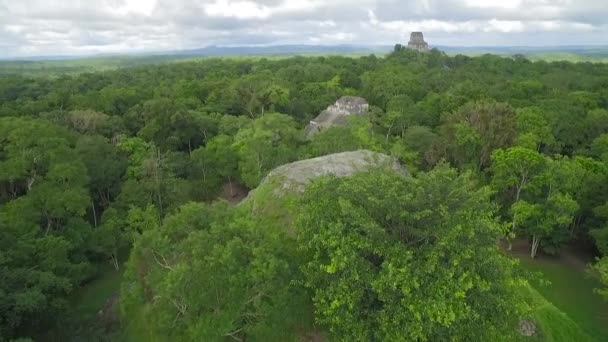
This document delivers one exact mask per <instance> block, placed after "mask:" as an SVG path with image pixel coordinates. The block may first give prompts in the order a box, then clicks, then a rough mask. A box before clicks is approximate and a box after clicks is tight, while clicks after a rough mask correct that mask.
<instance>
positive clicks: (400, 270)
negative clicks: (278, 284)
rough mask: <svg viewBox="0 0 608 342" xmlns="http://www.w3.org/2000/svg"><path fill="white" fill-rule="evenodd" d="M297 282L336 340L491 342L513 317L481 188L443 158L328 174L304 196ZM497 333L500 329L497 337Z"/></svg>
mask: <svg viewBox="0 0 608 342" xmlns="http://www.w3.org/2000/svg"><path fill="white" fill-rule="evenodd" d="M300 207H301V209H302V212H301V215H300V216H299V217H300V218H299V221H298V222H299V223H298V229H299V231H300V234H299V242H300V244H301V246H302V248H303V250H304V253H305V255H306V258H307V262H306V263H305V264H304V266H303V272H304V284H305V286H306V287H308V288H309V289H310V290H311V291H312V292H313V293H314V295H313V303H314V305H315V312H316V317H317V320H318V321H319V322H320V323H322V324H323V325H324V326H326V327H327V328H328V329H329V330H330V331H331V333H332V336H333V337H334V338H335V339H337V340H366V341H369V340H379V341H383V340H390V341H422V340H428V341H439V340H446V339H462V340H493V339H497V338H499V336H500V338H505V336H511V335H512V334H513V332H514V329H513V326H514V324H516V321H517V319H518V309H517V308H518V305H519V304H520V301H519V297H518V295H517V293H516V287H515V283H516V281H515V279H516V278H515V276H514V271H515V270H514V266H513V264H512V262H511V261H510V260H509V259H508V258H507V257H505V256H503V255H502V254H501V253H500V252H499V250H498V246H497V245H496V240H497V239H498V238H499V237H500V236H501V235H502V228H501V227H500V225H499V224H498V222H497V220H496V219H495V217H494V206H493V204H492V203H491V201H490V191H489V190H488V189H487V188H481V189H478V188H477V187H476V185H475V184H474V182H472V181H471V178H470V175H462V176H458V175H457V172H456V171H455V170H453V169H449V168H448V167H446V166H444V165H442V166H439V167H438V168H437V169H435V170H434V171H431V172H429V173H428V174H421V175H420V177H419V178H418V179H409V178H404V177H402V176H400V175H396V174H394V173H392V172H390V171H374V172H369V173H361V174H357V175H354V176H353V177H351V178H346V179H337V178H326V179H323V180H320V181H318V182H316V183H314V184H313V185H311V188H310V189H309V190H307V192H306V194H305V197H304V199H303V200H302V203H301V206H300ZM503 334H504V335H503Z"/></svg>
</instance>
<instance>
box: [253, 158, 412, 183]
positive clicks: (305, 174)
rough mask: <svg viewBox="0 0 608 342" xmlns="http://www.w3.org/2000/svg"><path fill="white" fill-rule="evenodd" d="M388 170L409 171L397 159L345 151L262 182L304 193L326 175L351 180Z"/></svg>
mask: <svg viewBox="0 0 608 342" xmlns="http://www.w3.org/2000/svg"><path fill="white" fill-rule="evenodd" d="M375 167H380V168H381V167H386V168H389V169H391V170H393V171H395V172H398V173H400V174H403V175H408V172H407V171H406V170H405V168H403V167H402V166H401V164H399V163H398V162H397V161H396V160H395V159H394V158H393V157H390V156H388V155H385V154H382V153H376V152H372V151H368V150H359V151H352V152H342V153H336V154H331V155H327V156H323V157H318V158H313V159H306V160H301V161H298V162H295V163H291V164H286V165H282V166H279V167H277V168H276V169H274V170H272V171H271V172H270V173H269V174H268V176H266V178H265V179H264V180H263V181H262V184H261V185H263V184H265V183H267V182H277V183H278V184H279V187H278V188H277V191H279V192H280V193H284V192H292V191H293V192H302V191H304V189H305V187H306V185H307V184H308V183H310V182H311V181H312V180H313V179H315V178H317V177H321V176H324V175H335V176H337V177H348V176H350V175H353V174H355V173H357V172H363V171H368V170H371V169H373V168H375Z"/></svg>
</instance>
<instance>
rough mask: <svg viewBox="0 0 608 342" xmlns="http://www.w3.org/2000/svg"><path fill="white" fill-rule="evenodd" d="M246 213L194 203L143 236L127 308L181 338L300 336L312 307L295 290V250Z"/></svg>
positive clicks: (130, 272)
mask: <svg viewBox="0 0 608 342" xmlns="http://www.w3.org/2000/svg"><path fill="white" fill-rule="evenodd" d="M244 214H245V215H243V214H239V213H235V211H234V210H231V209H230V208H229V207H228V205H227V204H224V203H219V204H215V205H213V206H204V205H201V204H195V203H190V204H186V205H184V206H182V207H180V209H179V210H178V212H177V213H175V214H174V215H170V216H168V217H167V218H166V220H165V221H164V223H163V225H162V226H161V227H159V228H158V229H152V230H148V231H145V232H143V234H142V236H141V237H140V238H139V239H138V240H137V241H136V243H135V246H134V249H133V251H132V253H131V257H130V259H129V262H128V264H127V270H126V273H125V282H124V283H123V287H122V292H121V295H122V298H123V300H122V306H123V310H124V311H125V312H126V313H127V314H130V313H132V312H134V310H138V311H139V310H141V311H139V312H141V313H142V314H143V315H144V317H145V319H146V320H147V321H149V322H151V323H152V324H151V325H150V327H151V328H150V329H151V331H152V332H155V333H158V334H160V335H161V336H165V337H166V338H171V339H177V340H197V341H218V340H225V339H234V340H250V339H251V340H261V341H264V340H285V339H287V338H290V337H292V336H294V335H295V333H296V331H295V329H296V328H297V327H298V326H301V324H302V322H300V321H299V320H298V317H299V316H298V315H294V313H295V312H299V311H301V310H302V309H306V308H307V307H306V306H305V304H306V297H305V296H304V294H303V293H302V292H301V291H300V290H298V289H297V288H295V287H293V286H291V285H290V284H289V283H290V281H291V279H293V278H294V273H295V272H296V271H297V269H296V268H295V266H294V265H293V264H291V263H290V261H291V260H292V258H293V255H291V254H290V253H291V252H292V251H294V248H293V247H294V246H285V244H284V243H285V241H286V240H284V239H282V238H281V236H280V235H278V234H277V231H278V230H276V229H269V226H268V224H267V223H268V222H256V221H254V220H252V219H251V218H250V217H249V216H248V215H246V213H244ZM286 247H287V248H286ZM192 284H197V285H196V286H192ZM142 307H143V310H142Z"/></svg>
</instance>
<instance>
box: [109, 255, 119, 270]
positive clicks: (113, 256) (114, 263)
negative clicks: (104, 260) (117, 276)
mask: <svg viewBox="0 0 608 342" xmlns="http://www.w3.org/2000/svg"><path fill="white" fill-rule="evenodd" d="M111 258H112V265H114V268H115V269H116V270H117V271H118V270H120V267H119V266H118V258H117V257H116V253H112V256H111Z"/></svg>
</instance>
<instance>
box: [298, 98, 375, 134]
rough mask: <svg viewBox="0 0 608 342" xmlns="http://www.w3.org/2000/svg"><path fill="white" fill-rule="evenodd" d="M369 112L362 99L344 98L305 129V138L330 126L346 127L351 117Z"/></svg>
mask: <svg viewBox="0 0 608 342" xmlns="http://www.w3.org/2000/svg"><path fill="white" fill-rule="evenodd" d="M368 111H369V104H368V103H367V101H366V100H365V99H364V98H361V97H355V96H344V97H342V98H340V99H339V100H338V101H336V103H335V104H333V105H331V106H329V107H327V109H325V110H324V111H322V112H321V114H319V116H317V117H316V118H315V119H314V120H312V121H310V124H309V125H308V126H307V127H306V137H307V138H311V137H312V136H313V135H315V134H317V133H319V132H321V131H323V130H325V129H328V128H329V127H332V126H339V125H346V124H347V123H348V117H349V116H351V115H362V114H365V113H367V112H368Z"/></svg>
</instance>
